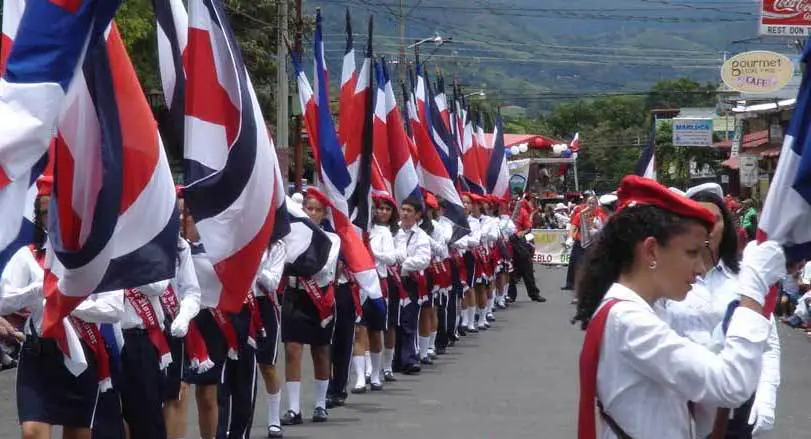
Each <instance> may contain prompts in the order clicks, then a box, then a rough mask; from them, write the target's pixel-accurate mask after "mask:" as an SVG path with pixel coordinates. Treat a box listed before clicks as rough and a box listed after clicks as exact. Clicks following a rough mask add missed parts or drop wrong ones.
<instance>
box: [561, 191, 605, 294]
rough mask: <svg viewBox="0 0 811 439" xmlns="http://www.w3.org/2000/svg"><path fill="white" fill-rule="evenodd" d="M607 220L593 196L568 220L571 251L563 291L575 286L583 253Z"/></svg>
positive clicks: (576, 209)
mask: <svg viewBox="0 0 811 439" xmlns="http://www.w3.org/2000/svg"><path fill="white" fill-rule="evenodd" d="M607 219H608V214H607V213H606V212H605V210H603V208H602V207H600V203H599V201H598V200H597V197H596V196H594V195H589V196H588V198H586V203H585V204H584V205H583V206H582V207H580V206H578V208H575V210H574V213H573V214H572V217H571V218H570V220H569V224H570V227H569V239H568V240H567V242H568V243H569V244H570V245H571V248H572V250H571V254H570V256H569V266H568V268H567V270H566V285H565V286H564V288H563V289H564V290H565V289H571V288H572V287H573V286H576V285H575V284H574V283H575V280H576V276H577V270H578V267H580V264H581V260H582V257H583V253H584V252H585V249H586V248H588V246H589V245H591V243H592V242H594V240H595V239H596V237H597V234H598V233H599V232H600V229H602V227H603V224H605V222H606V220H607ZM573 302H574V301H573Z"/></svg>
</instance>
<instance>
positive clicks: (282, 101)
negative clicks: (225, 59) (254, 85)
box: [276, 0, 290, 192]
mask: <svg viewBox="0 0 811 439" xmlns="http://www.w3.org/2000/svg"><path fill="white" fill-rule="evenodd" d="M287 1H288V0H282V1H281V3H279V35H278V41H277V45H276V47H277V49H276V55H277V60H278V62H277V63H276V90H277V92H276V146H277V148H278V149H279V150H281V154H286V157H284V158H283V159H282V160H281V163H282V167H283V168H284V169H282V170H281V171H282V176H283V177H285V178H284V180H285V182H287V178H286V177H287V174H288V172H287V171H288V166H287V165H288V163H290V159H289V154H288V152H287V151H288V145H289V142H290V140H289V138H290V137H289V133H288V131H289V124H290V110H289V108H288V105H287V104H288V96H289V95H290V87H289V84H288V82H287V56H286V53H287V46H286V45H285V40H286V39H287ZM285 192H286V188H285Z"/></svg>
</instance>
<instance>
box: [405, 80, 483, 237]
mask: <svg viewBox="0 0 811 439" xmlns="http://www.w3.org/2000/svg"><path fill="white" fill-rule="evenodd" d="M415 95H416V102H415V103H411V102H407V103H406V107H407V108H408V111H409V116H408V121H409V123H410V125H411V132H412V133H413V135H414V141H415V144H416V146H417V153H418V155H419V158H420V161H419V173H420V175H421V183H422V187H423V189H425V190H427V191H429V192H431V193H433V194H434V195H436V197H437V198H438V199H439V200H440V202H441V203H442V207H443V209H444V210H445V216H446V217H447V218H448V219H449V220H451V222H452V223H453V225H454V227H453V228H454V231H453V236H452V238H451V242H455V241H456V240H458V239H459V238H461V237H463V236H465V235H466V234H468V233H470V224H469V223H468V221H467V215H465V209H464V206H463V205H462V199H461V197H460V196H459V192H458V191H457V190H456V186H454V179H453V178H452V177H451V175H450V174H449V172H448V167H447V166H446V162H445V161H444V160H443V157H442V156H441V155H440V149H439V148H438V147H437V146H436V145H435V144H434V139H433V137H432V136H431V134H430V133H431V131H430V130H431V127H430V126H428V124H429V123H430V122H428V121H430V120H431V115H430V111H431V110H430V105H426V100H425V96H430V94H429V93H428V87H427V85H426V83H425V78H423V77H422V76H421V75H420V76H418V77H417V80H416V92H415ZM410 98H411V99H413V98H414V96H411V97H410ZM419 112H422V116H423V117H421V115H420V114H419ZM440 124H441V122H440ZM445 146H446V147H447V145H445ZM446 151H450V149H447V150H446ZM454 162H455V161H454Z"/></svg>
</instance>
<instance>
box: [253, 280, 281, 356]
mask: <svg viewBox="0 0 811 439" xmlns="http://www.w3.org/2000/svg"><path fill="white" fill-rule="evenodd" d="M256 304H257V306H258V307H259V316H260V317H261V318H262V327H263V328H264V331H263V333H262V334H258V335H257V340H256V362H257V363H259V364H262V365H265V366H273V365H275V364H276V360H277V359H278V357H279V310H278V309H277V307H276V304H274V303H273V301H272V300H270V299H269V298H268V297H267V296H259V297H257V298H256Z"/></svg>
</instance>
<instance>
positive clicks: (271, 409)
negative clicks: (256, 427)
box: [267, 391, 282, 427]
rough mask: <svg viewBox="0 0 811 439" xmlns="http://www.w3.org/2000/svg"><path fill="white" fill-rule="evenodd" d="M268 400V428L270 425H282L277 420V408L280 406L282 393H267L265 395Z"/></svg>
mask: <svg viewBox="0 0 811 439" xmlns="http://www.w3.org/2000/svg"><path fill="white" fill-rule="evenodd" d="M267 400H268V427H269V426H271V425H277V426H281V425H282V423H281V421H280V420H279V407H280V406H281V404H282V392H281V391H279V392H276V393H272V394H271V393H268V394H267Z"/></svg>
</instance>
